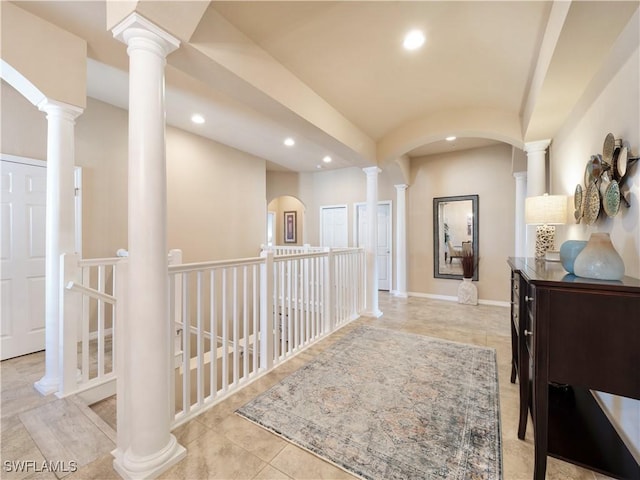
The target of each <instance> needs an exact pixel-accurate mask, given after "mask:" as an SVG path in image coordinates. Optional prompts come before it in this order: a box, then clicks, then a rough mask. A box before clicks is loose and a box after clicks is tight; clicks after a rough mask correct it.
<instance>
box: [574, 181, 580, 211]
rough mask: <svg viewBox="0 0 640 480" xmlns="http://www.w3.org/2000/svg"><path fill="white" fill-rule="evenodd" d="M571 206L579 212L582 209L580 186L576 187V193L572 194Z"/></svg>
mask: <svg viewBox="0 0 640 480" xmlns="http://www.w3.org/2000/svg"><path fill="white" fill-rule="evenodd" d="M573 206H574V207H575V209H576V210H580V209H581V207H582V185H580V184H578V185H576V191H575V193H574V194H573Z"/></svg>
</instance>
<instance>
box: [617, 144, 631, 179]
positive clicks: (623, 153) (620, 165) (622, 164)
mask: <svg viewBox="0 0 640 480" xmlns="http://www.w3.org/2000/svg"><path fill="white" fill-rule="evenodd" d="M628 156H629V152H628V150H627V147H622V148H621V149H620V152H618V159H617V160H616V170H617V171H618V178H622V177H624V175H625V174H626V173H627V158H628Z"/></svg>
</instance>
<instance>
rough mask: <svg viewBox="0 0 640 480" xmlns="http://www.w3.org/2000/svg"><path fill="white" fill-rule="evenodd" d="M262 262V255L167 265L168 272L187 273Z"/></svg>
mask: <svg viewBox="0 0 640 480" xmlns="http://www.w3.org/2000/svg"><path fill="white" fill-rule="evenodd" d="M263 262H264V258H262V257H251V258H236V259H233V260H214V261H212V262H195V263H181V264H178V265H169V273H170V274H171V273H187V272H195V271H197V270H211V269H214V268H224V267H238V266H243V265H259V264H261V263H263Z"/></svg>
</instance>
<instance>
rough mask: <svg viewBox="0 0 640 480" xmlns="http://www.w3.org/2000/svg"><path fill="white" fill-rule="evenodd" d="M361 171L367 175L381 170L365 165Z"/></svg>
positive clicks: (376, 173)
mask: <svg viewBox="0 0 640 480" xmlns="http://www.w3.org/2000/svg"><path fill="white" fill-rule="evenodd" d="M362 171H363V172H364V173H366V174H367V176H369V175H378V174H379V173H380V172H381V171H382V170H380V169H379V168H378V167H365V168H363V169H362Z"/></svg>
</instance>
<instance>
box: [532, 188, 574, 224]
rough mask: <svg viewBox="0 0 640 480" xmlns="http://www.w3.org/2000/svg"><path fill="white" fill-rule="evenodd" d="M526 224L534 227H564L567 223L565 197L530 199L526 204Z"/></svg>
mask: <svg viewBox="0 0 640 480" xmlns="http://www.w3.org/2000/svg"><path fill="white" fill-rule="evenodd" d="M524 218H525V222H526V223H528V224H533V225H562V224H564V223H566V222H567V197H566V196H565V195H547V194H546V193H545V194H544V195H540V196H538V197H528V198H526V199H525V203H524Z"/></svg>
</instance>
